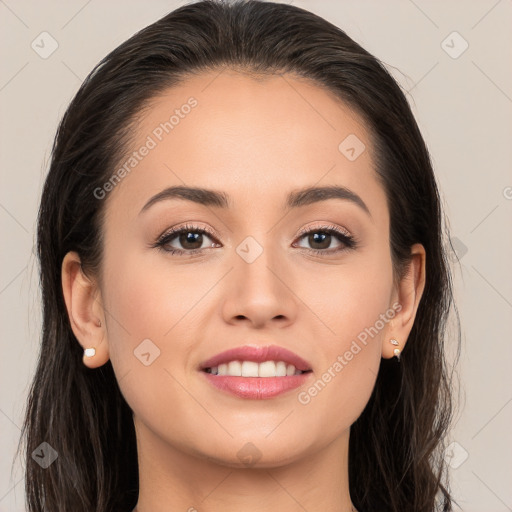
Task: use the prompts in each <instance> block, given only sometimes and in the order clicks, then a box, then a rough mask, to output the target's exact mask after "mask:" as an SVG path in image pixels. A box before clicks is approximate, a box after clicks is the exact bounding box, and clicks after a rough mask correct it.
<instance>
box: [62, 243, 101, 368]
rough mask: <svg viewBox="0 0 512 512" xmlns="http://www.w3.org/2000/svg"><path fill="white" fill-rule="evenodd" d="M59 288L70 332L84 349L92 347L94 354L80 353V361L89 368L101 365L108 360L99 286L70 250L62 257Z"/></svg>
mask: <svg viewBox="0 0 512 512" xmlns="http://www.w3.org/2000/svg"><path fill="white" fill-rule="evenodd" d="M62 291H63V293H64V300H65V302H66V309H67V311H68V316H69V321H70V323H71V328H72V329H73V333H74V335H75V337H76V339H77V340H78V342H79V343H80V345H81V346H82V348H83V349H84V350H85V349H91V348H94V349H95V354H94V355H91V356H87V355H86V354H85V353H84V356H83V362H84V364H85V365H86V366H88V367H89V368H97V367H98V366H102V365H103V364H105V363H106V362H107V361H108V359H109V352H108V343H107V342H106V341H105V342H104V338H105V334H106V326H105V319H104V315H103V306H102V302H101V294H100V289H99V287H98V286H97V284H96V282H95V281H94V280H92V279H90V278H88V277H87V276H86V275H85V274H84V272H83V270H82V265H81V261H80V257H79V256H78V253H76V252H74V251H71V252H68V253H67V254H66V256H65V257H64V259H63V260H62Z"/></svg>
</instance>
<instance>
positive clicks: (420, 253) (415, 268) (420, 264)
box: [382, 244, 426, 359]
mask: <svg viewBox="0 0 512 512" xmlns="http://www.w3.org/2000/svg"><path fill="white" fill-rule="evenodd" d="M425 267H426V253H425V248H424V247H423V245H422V244H414V245H413V246H412V247H411V261H410V262H409V264H408V268H407V270H406V272H405V275H404V277H403V278H402V280H401V281H400V283H399V284H398V288H397V289H396V290H395V292H394V294H393V300H392V304H395V303H398V304H399V305H400V307H398V306H397V307H396V309H395V311H397V313H396V314H395V316H394V318H393V320H391V321H390V322H389V329H387V330H386V336H385V337H384V339H383V340H382V357H384V358H385V359H389V358H391V357H394V355H395V354H394V349H395V348H398V349H399V350H400V352H401V351H402V350H403V349H404V346H405V344H406V342H407V339H408V337H409V334H410V332H411V329H412V326H413V325H414V319H415V318H416V311H417V310H418V305H419V303H420V299H421V296H422V295H423V290H424V289H425ZM390 339H395V340H397V341H398V345H396V346H395V345H392V344H391V343H390V341H389V340H390Z"/></svg>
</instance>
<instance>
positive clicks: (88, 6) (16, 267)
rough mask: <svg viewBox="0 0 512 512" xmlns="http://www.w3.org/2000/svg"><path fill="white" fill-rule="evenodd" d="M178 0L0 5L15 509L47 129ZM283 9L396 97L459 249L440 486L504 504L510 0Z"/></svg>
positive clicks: (4, 418) (4, 453)
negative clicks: (332, 37) (453, 384)
mask: <svg viewBox="0 0 512 512" xmlns="http://www.w3.org/2000/svg"><path fill="white" fill-rule="evenodd" d="M183 3H185V2H183V1H153V2H141V1H139V2H136V1H133V0H131V1H123V2H120V1H119V2H113V1H103V2H100V1H98V0H92V1H91V0H89V1H76V0H73V1H66V2H64V1H61V2H56V1H46V2H36V1H35V0H32V1H18V2H15V1H14V0H5V1H3V0H0V33H1V34H2V35H1V39H2V44H1V45H0V51H1V58H2V67H1V76H0V106H1V109H2V117H1V128H0V129H1V133H0V144H1V155H2V159H1V178H0V179H1V188H0V227H1V232H2V250H1V253H0V269H1V271H0V311H1V315H2V316H1V322H0V329H1V357H0V361H1V374H0V375H1V377H0V378H1V381H0V433H1V435H0V450H1V457H0V511H9V512H18V511H24V510H25V507H24V498H23V485H24V481H23V473H22V468H21V466H20V464H19V461H17V463H16V464H15V465H14V470H13V471H12V473H11V466H12V459H13V455H14V448H15V446H16V443H17V440H18V437H19V427H20V425H21V422H22V413H23V408H24V403H25V399H26V394H27V390H28V385H29V382H30V378H31V374H32V372H33V369H34V366H35V362H36V356H37V351H38V343H39V341H38V339H39V332H40V305H39V300H40V297H39V290H38V281H37V279H38V274H37V265H36V262H35V258H34V255H33V253H32V248H33V244H34V241H35V222H36V214H37V208H38V201H39V194H40V190H41V186H42V183H43V179H44V176H45V174H46V171H47V165H48V160H49V156H50V149H51V144H52V141H53V137H54V134H55V130H56V127H57V122H58V120H59V119H60V117H61V116H62V114H63V113H64V111H65V108H66V106H67V104H68V102H69V101H70V100H71V98H72V96H73V95H74V94H75V92H76V91H77V89H78V87H79V85H80V83H81V81H82V80H83V79H84V78H85V76H86V75H87V73H88V72H89V71H90V70H91V69H92V67H93V66H94V65H95V64H96V63H97V62H98V61H99V60H100V59H101V58H102V57H103V56H104V55H105V54H106V53H107V52H108V51H110V50H111V49H113V48H115V47H116V46H117V45H118V44H120V43H121V42H122V41H124V40H125V39H126V38H128V37H129V36H130V35H132V34H133V33H134V32H136V31H137V30H139V29H141V28H142V27H144V26H146V25H148V24H150V23H152V22H153V21H155V20H157V19H158V18H160V17H161V16H163V15H164V14H166V13H167V12H168V11H170V10H172V9H174V8H175V7H177V6H179V5H182V4H183ZM292 3H293V4H295V5H297V6H300V7H304V8H306V9H309V10H311V11H313V12H315V13H317V14H319V15H321V16H323V17H325V18H326V19H328V20H329V21H331V22H332V23H334V24H336V25H338V26H339V27H341V28H342V29H344V30H345V31H346V32H347V33H348V35H350V36H351V37H352V38H354V39H355V40H356V41H357V42H359V43H360V44H362V46H364V47H365V48H366V49H367V50H369V51H370V52H372V53H373V54H374V55H376V56H377V57H379V58H380V59H381V60H382V61H383V62H384V63H385V64H386V65H388V67H389V69H390V70H391V72H392V74H393V76H394V77H395V78H396V79H397V80H398V81H399V82H400V83H401V84H402V86H403V87H404V88H405V89H406V90H407V91H409V92H410V94H409V96H408V97H409V99H410V102H411V105H412V108H413V111H414V113H415V115H416V118H417V120H418V122H419V125H420V128H421V129H422V132H423V134H424V137H425V139H426V141H427V144H428V146H429V148H430V151H431V153H432V158H433V161H434V165H435V170H436V174H437V177H438V181H439V184H440V188H441V192H442V197H443V202H444V204H445V208H446V212H447V214H448V217H449V220H450V225H451V229H452V236H453V237H454V238H455V239H456V240H454V245H455V248H456V249H457V251H458V254H459V257H460V258H461V264H460V267H457V268H455V269H454V272H455V283H456V291H457V300H458V305H459V308H460V316H461V323H462V329H463V339H462V341H463V345H462V357H461V363H460V377H461V380H462V385H463V389H462V402H461V406H460V408H461V413H460V419H459V421H458V424H457V425H456V427H455V428H454V430H453V432H452V434H451V439H450V441H453V442H454V443H456V444H454V445H452V450H450V452H449V453H447V454H446V457H447V460H448V461H449V462H450V465H451V467H452V469H451V474H452V480H453V491H454V493H455V496H456V497H457V498H458V499H459V500H460V505H461V507H462V508H461V510H464V511H468V512H483V511H485V512H501V511H510V510H512V487H511V485H510V482H512V462H511V460H512V439H511V437H512V436H511V433H510V430H511V429H510V426H511V425H512V403H511V402H512V386H511V385H510V384H511V380H512V379H511V372H512V343H511V336H510V332H511V328H512V314H511V313H512V270H511V262H512V237H511V220H512V173H511V168H512V167H511V162H512V140H511V136H512V130H511V128H512V115H511V114H512V70H511V67H510V62H512V55H511V54H512V45H511V40H512V32H511V31H510V27H511V26H512V24H511V22H512V2H511V1H510V0H499V1H496V0H479V1H471V2H468V1H450V2H443V1H441V0H439V1H425V0H415V1H414V2H413V1H412V0H411V1H410V0H393V1H389V0H388V1H386V2H382V1H377V0H374V1H368V0H358V1H356V0H351V1H348V0H338V1H335V0H316V1H308V0H303V1H301V0H294V1H293V2H292ZM43 31H46V32H48V33H49V34H51V36H52V37H53V38H54V39H55V40H56V41H57V43H58V48H57V50H56V51H55V52H54V53H53V54H52V55H50V56H49V57H48V58H46V59H43V58H41V56H39V54H38V53H36V52H35V51H34V50H33V49H32V47H31V43H32V42H33V41H34V40H36V42H37V41H40V39H38V36H39V34H41V32H43ZM454 31H456V32H458V34H459V35H457V34H455V35H454V34H452V33H453V32H454ZM43 37H48V36H43ZM47 41H50V40H49V39H48V40H47ZM443 41H445V42H444V43H443ZM466 42H467V44H468V45H469V46H468V48H467V49H466V50H465V51H464V52H463V53H461V54H460V55H459V53H460V52H461V50H463V49H464V47H465V45H466ZM45 48H47V49H48V48H50V46H49V44H48V45H45ZM450 54H451V55H450ZM454 57H457V58H454ZM457 510H458V509H457ZM310 512H314V511H310Z"/></svg>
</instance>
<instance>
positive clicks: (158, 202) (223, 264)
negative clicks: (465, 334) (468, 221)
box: [23, 1, 453, 512]
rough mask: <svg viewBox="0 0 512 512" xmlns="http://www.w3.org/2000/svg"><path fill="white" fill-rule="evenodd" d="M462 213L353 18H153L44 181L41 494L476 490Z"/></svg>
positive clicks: (35, 470) (207, 4) (201, 496)
mask: <svg viewBox="0 0 512 512" xmlns="http://www.w3.org/2000/svg"><path fill="white" fill-rule="evenodd" d="M445 231H446V230H445V228H444V226H443V224H442V211H441V206H440V200H439V194H438V189H437V185H436V181H435V177H434V173H433V170H432V165H431V162H430V158H429V154H428V151H427V148H426V146H425V143H424V141H423V139H422V136H421V134H420V132H419V129H418V127H417V124H416V122H415V120H414V117H413V115H412V113H411V111H410V108H409V106H408V104H407V101H406V98H405V97H404V95H403V93H402V91H401V90H400V88H399V86H398V85H397V84H396V82H395V81H394V80H393V78H392V77H391V76H390V75H389V73H388V72H387V71H386V70H385V68H384V66H383V65H382V64H381V63H380V62H379V61H378V60H377V59H376V58H375V57H373V56H372V55H370V54H369V53H368V52H366V51H365V50H364V49H363V48H361V47H360V46H359V45H358V44H357V43H355V42H354V41H353V40H352V39H350V38H349V37H348V36H347V35H346V34H345V33H344V32H343V31H342V30H340V29H339V28H337V27H335V26H334V25H332V24H330V23H328V22H327V21H325V20H324V19H322V18H320V17H318V16H316V15H314V14H312V13H310V12H308V11H306V10H303V9H300V8H297V7H294V6H291V5H286V4H276V3H271V2H254V1H239V2H231V3H223V2H218V1H204V2H197V3H193V4H189V5H185V6H182V7H180V8H178V9H177V10H175V11H173V12H171V13H170V14H168V15H167V16H165V17H164V18H162V19H161V20H159V21H157V22H156V23H154V24H152V25H150V26H149V27H147V28H145V29H144V30H141V31H140V32H138V33H137V34H135V35H134V36H133V37H132V38H130V39H129V40H128V41H126V42H125V43H123V44H122V45H120V46H119V47H118V48H116V49H115V50H114V51H113V52H111V53H110V54H109V55H108V56H107V57H105V58H104V59H103V60H102V61H101V62H100V63H99V64H98V66H96V68H95V69H94V70H93V72H92V73H91V74H90V75H89V76H88V77H87V79H86V80H85V82H84V84H83V85H82V87H81V88H80V90H79V91H78V93H77V94H76V96H75V98H74V99H73V101H72V102H71V104H70V106H69V108H68V109H67V111H66V113H65V115H64V117H63V119H62V122H61V124H60V126H59V129H58V133H57V136H56V139H55V144H54V148H53V154H52V161H51V167H50V171H49V174H48V177H47V179H46V183H45V186H44V190H43V193H42V199H41V206H40V211H39V220H38V256H39V260H40V265H41V286H42V291H43V306H44V319H43V321H44V324H43V339H42V346H41V354H40V358H39V364H38V367H37V371H36V374H35V377H34V381H33V384H32V388H31V392H30V398H29V403H28V408H27V414H26V420H25V424H24V432H23V435H24V437H25V442H26V457H27V469H26V493H27V502H28V507H29V510H30V511H31V512H35V511H42V510H49V511H52V512H54V511H69V510H73V511H74V512H75V511H77V512H78V511H92V510H94V511H113V510H115V511H123V512H126V511H131V510H136V511H137V512H149V511H151V512H159V511H163V510H166V511H168V510H189V511H193V510H198V511H202V510H204V511H217V510H221V509H222V510H223V511H226V510H233V511H234V510H244V511H255V510H274V509H275V510H285V511H295V510H308V511H316V510H328V511H337V512H338V511H339V512H346V511H350V510H358V511H359V512H362V511H365V512H366V511H379V512H381V511H394V512H404V511H407V512H408V511H415V512H422V511H425V512H427V511H429V512H431V511H433V510H444V511H448V510H452V501H453V500H452V498H451V497H450V493H449V490H448V480H447V475H446V471H445V466H444V463H443V459H442V447H443V439H444V435H445V433H446V431H447V429H448V427H449V424H450V419H451V399H450V393H449V389H450V388H449V375H448V374H447V369H446V363H445V359H444V357H445V356H444V349H443V347H444V331H445V323H446V319H447V316H448V313H449V310H450V308H451V305H452V303H453V300H452V285H451V278H450V273H449V269H448V264H447V257H446V253H445V248H444V244H443V237H444V236H445ZM43 443H44V444H43ZM34 452H36V454H39V456H40V457H41V458H42V459H44V460H46V463H45V464H41V463H39V464H36V462H37V456H34ZM134 507H136V508H135V509H134Z"/></svg>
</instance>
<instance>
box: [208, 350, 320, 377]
mask: <svg viewBox="0 0 512 512" xmlns="http://www.w3.org/2000/svg"><path fill="white" fill-rule="evenodd" d="M231 361H254V362H255V363H263V362H265V361H283V362H285V363H286V364H292V365H293V366H295V368H296V369H297V370H301V371H303V372H307V371H311V365H310V364H309V363H308V362H307V361H305V360H304V359H302V358H301V357H300V356H298V355H297V354H295V353H294V352H291V351H290V350H287V349H285V348H283V347H279V346H277V345H269V346H266V347H260V346H251V345H245V346H243V347H237V348H233V349H230V350H226V351H225V352H221V353H220V354H217V355H215V356H213V357H212V358H210V359H208V360H207V361H204V362H203V363H201V365H200V368H199V369H200V370H206V369H207V368H213V367H216V366H219V365H220V364H223V363H229V362H231Z"/></svg>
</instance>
